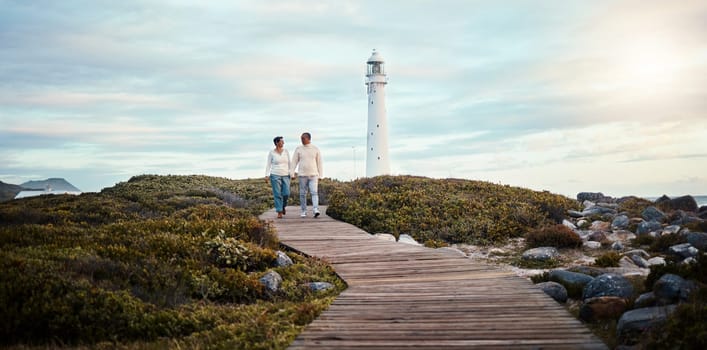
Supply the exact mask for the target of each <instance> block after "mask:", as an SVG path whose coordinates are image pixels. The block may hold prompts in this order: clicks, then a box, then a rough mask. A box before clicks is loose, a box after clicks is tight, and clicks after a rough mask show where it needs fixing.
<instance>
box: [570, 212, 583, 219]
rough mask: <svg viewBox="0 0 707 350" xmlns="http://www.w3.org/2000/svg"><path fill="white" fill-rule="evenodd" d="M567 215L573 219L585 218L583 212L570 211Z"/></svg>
mask: <svg viewBox="0 0 707 350" xmlns="http://www.w3.org/2000/svg"><path fill="white" fill-rule="evenodd" d="M567 214H568V215H569V216H570V217H573V218H581V217H582V216H583V215H582V212H581V211H576V210H568V211H567Z"/></svg>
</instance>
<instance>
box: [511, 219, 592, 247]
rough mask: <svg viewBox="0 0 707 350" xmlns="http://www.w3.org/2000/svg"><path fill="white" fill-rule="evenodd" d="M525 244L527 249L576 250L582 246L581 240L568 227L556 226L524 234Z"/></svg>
mask: <svg viewBox="0 0 707 350" xmlns="http://www.w3.org/2000/svg"><path fill="white" fill-rule="evenodd" d="M525 244H526V245H527V246H528V248H537V247H555V248H578V247H581V246H582V239H581V238H580V237H579V235H578V234H577V233H575V232H574V231H572V229H570V228H569V227H567V226H565V225H562V224H557V225H552V226H544V227H540V228H537V229H533V230H531V231H529V232H528V233H526V234H525Z"/></svg>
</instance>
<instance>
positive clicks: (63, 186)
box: [20, 178, 81, 192]
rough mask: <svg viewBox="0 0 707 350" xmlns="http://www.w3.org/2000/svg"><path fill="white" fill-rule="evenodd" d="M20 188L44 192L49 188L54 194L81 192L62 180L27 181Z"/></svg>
mask: <svg viewBox="0 0 707 350" xmlns="http://www.w3.org/2000/svg"><path fill="white" fill-rule="evenodd" d="M20 187H23V188H25V189H30V190H46V189H49V188H51V190H52V191H55V192H67V191H68V192H81V190H79V189H78V188H76V187H75V186H74V185H72V184H70V183H69V182H68V181H66V180H64V179H62V178H51V179H46V180H38V181H27V182H25V183H23V184H20Z"/></svg>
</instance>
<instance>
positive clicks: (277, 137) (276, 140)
mask: <svg viewBox="0 0 707 350" xmlns="http://www.w3.org/2000/svg"><path fill="white" fill-rule="evenodd" d="M280 140H282V136H275V138H274V139H272V143H274V144H275V146H277V143H278V142H280Z"/></svg>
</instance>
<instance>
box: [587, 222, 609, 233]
mask: <svg viewBox="0 0 707 350" xmlns="http://www.w3.org/2000/svg"><path fill="white" fill-rule="evenodd" d="M610 228H611V224H610V223H608V222H606V221H592V225H591V226H589V229H590V230H592V231H609V229H610Z"/></svg>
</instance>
